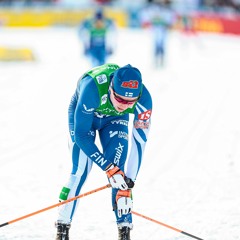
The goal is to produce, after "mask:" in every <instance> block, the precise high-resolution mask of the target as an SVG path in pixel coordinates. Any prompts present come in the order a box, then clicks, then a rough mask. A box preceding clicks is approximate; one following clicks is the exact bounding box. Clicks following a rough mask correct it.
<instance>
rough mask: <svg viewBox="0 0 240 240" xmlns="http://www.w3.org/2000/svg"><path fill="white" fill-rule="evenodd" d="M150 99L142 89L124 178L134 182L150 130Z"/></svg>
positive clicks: (145, 90) (147, 93)
mask: <svg viewBox="0 0 240 240" xmlns="http://www.w3.org/2000/svg"><path fill="white" fill-rule="evenodd" d="M151 113H152V99H151V96H150V94H149V92H148V91H147V89H146V88H145V87H144V88H143V92H142V96H141V98H140V100H139V102H138V103H137V106H136V109H135V115H134V120H133V130H132V139H131V141H132V142H131V150H130V154H129V159H128V165H127V171H126V176H127V177H128V178H131V179H132V180H133V181H135V180H136V178H137V175H138V172H139V169H140V167H141V163H142V158H143V153H144V149H145V145H146V142H147V138H148V133H149V130H150V123H151Z"/></svg>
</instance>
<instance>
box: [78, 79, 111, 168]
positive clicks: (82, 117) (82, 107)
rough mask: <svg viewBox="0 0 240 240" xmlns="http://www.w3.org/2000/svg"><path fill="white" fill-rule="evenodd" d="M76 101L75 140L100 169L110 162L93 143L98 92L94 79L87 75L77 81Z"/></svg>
mask: <svg viewBox="0 0 240 240" xmlns="http://www.w3.org/2000/svg"><path fill="white" fill-rule="evenodd" d="M76 94H77V95H78V101H77V105H76V109H75V115H74V133H75V142H76V144H77V145H78V146H79V148H81V149H82V151H83V152H84V153H85V154H86V155H87V156H88V157H89V158H90V159H91V160H92V161H93V162H95V163H96V164H97V165H98V166H99V167H100V168H102V170H105V169H106V167H107V166H109V165H110V164H111V162H110V161H108V160H107V159H104V156H103V154H102V153H101V152H100V151H99V149H98V147H97V146H96V144H95V143H94V139H95V137H94V136H92V134H95V133H93V131H91V130H92V124H93V118H94V111H95V109H96V108H97V107H98V106H99V101H100V100H99V94H98V90H97V87H96V85H95V83H94V80H93V79H92V78H91V77H90V76H87V77H85V78H84V79H82V80H81V81H80V82H79V86H78V89H77V93H76Z"/></svg>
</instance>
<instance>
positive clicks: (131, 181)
mask: <svg viewBox="0 0 240 240" xmlns="http://www.w3.org/2000/svg"><path fill="white" fill-rule="evenodd" d="M124 180H125V182H126V184H127V186H128V188H133V187H134V181H133V180H132V179H131V178H128V177H126V176H125V177H124Z"/></svg>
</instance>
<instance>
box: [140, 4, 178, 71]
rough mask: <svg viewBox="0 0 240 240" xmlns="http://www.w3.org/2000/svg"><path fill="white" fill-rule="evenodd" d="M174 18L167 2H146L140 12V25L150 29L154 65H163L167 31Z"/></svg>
mask: <svg viewBox="0 0 240 240" xmlns="http://www.w3.org/2000/svg"><path fill="white" fill-rule="evenodd" d="M175 19H176V17H175V14H174V11H173V10H172V9H171V7H170V3H169V2H165V4H162V3H151V4H148V5H147V7H145V8H144V9H143V11H142V13H141V23H142V26H143V27H149V28H150V29H151V30H152V34H153V46H154V53H153V55H154V64H155V67H161V66H164V63H165V55H166V41H167V37H168V31H169V30H170V29H171V27H172V26H173V24H174V23H175Z"/></svg>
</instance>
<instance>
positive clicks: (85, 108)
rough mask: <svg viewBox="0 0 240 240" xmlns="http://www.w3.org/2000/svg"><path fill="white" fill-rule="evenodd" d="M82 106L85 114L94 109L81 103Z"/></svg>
mask: <svg viewBox="0 0 240 240" xmlns="http://www.w3.org/2000/svg"><path fill="white" fill-rule="evenodd" d="M83 108H84V111H82V112H84V113H87V114H91V113H92V112H93V111H94V108H87V106H86V105H85V104H83Z"/></svg>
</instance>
